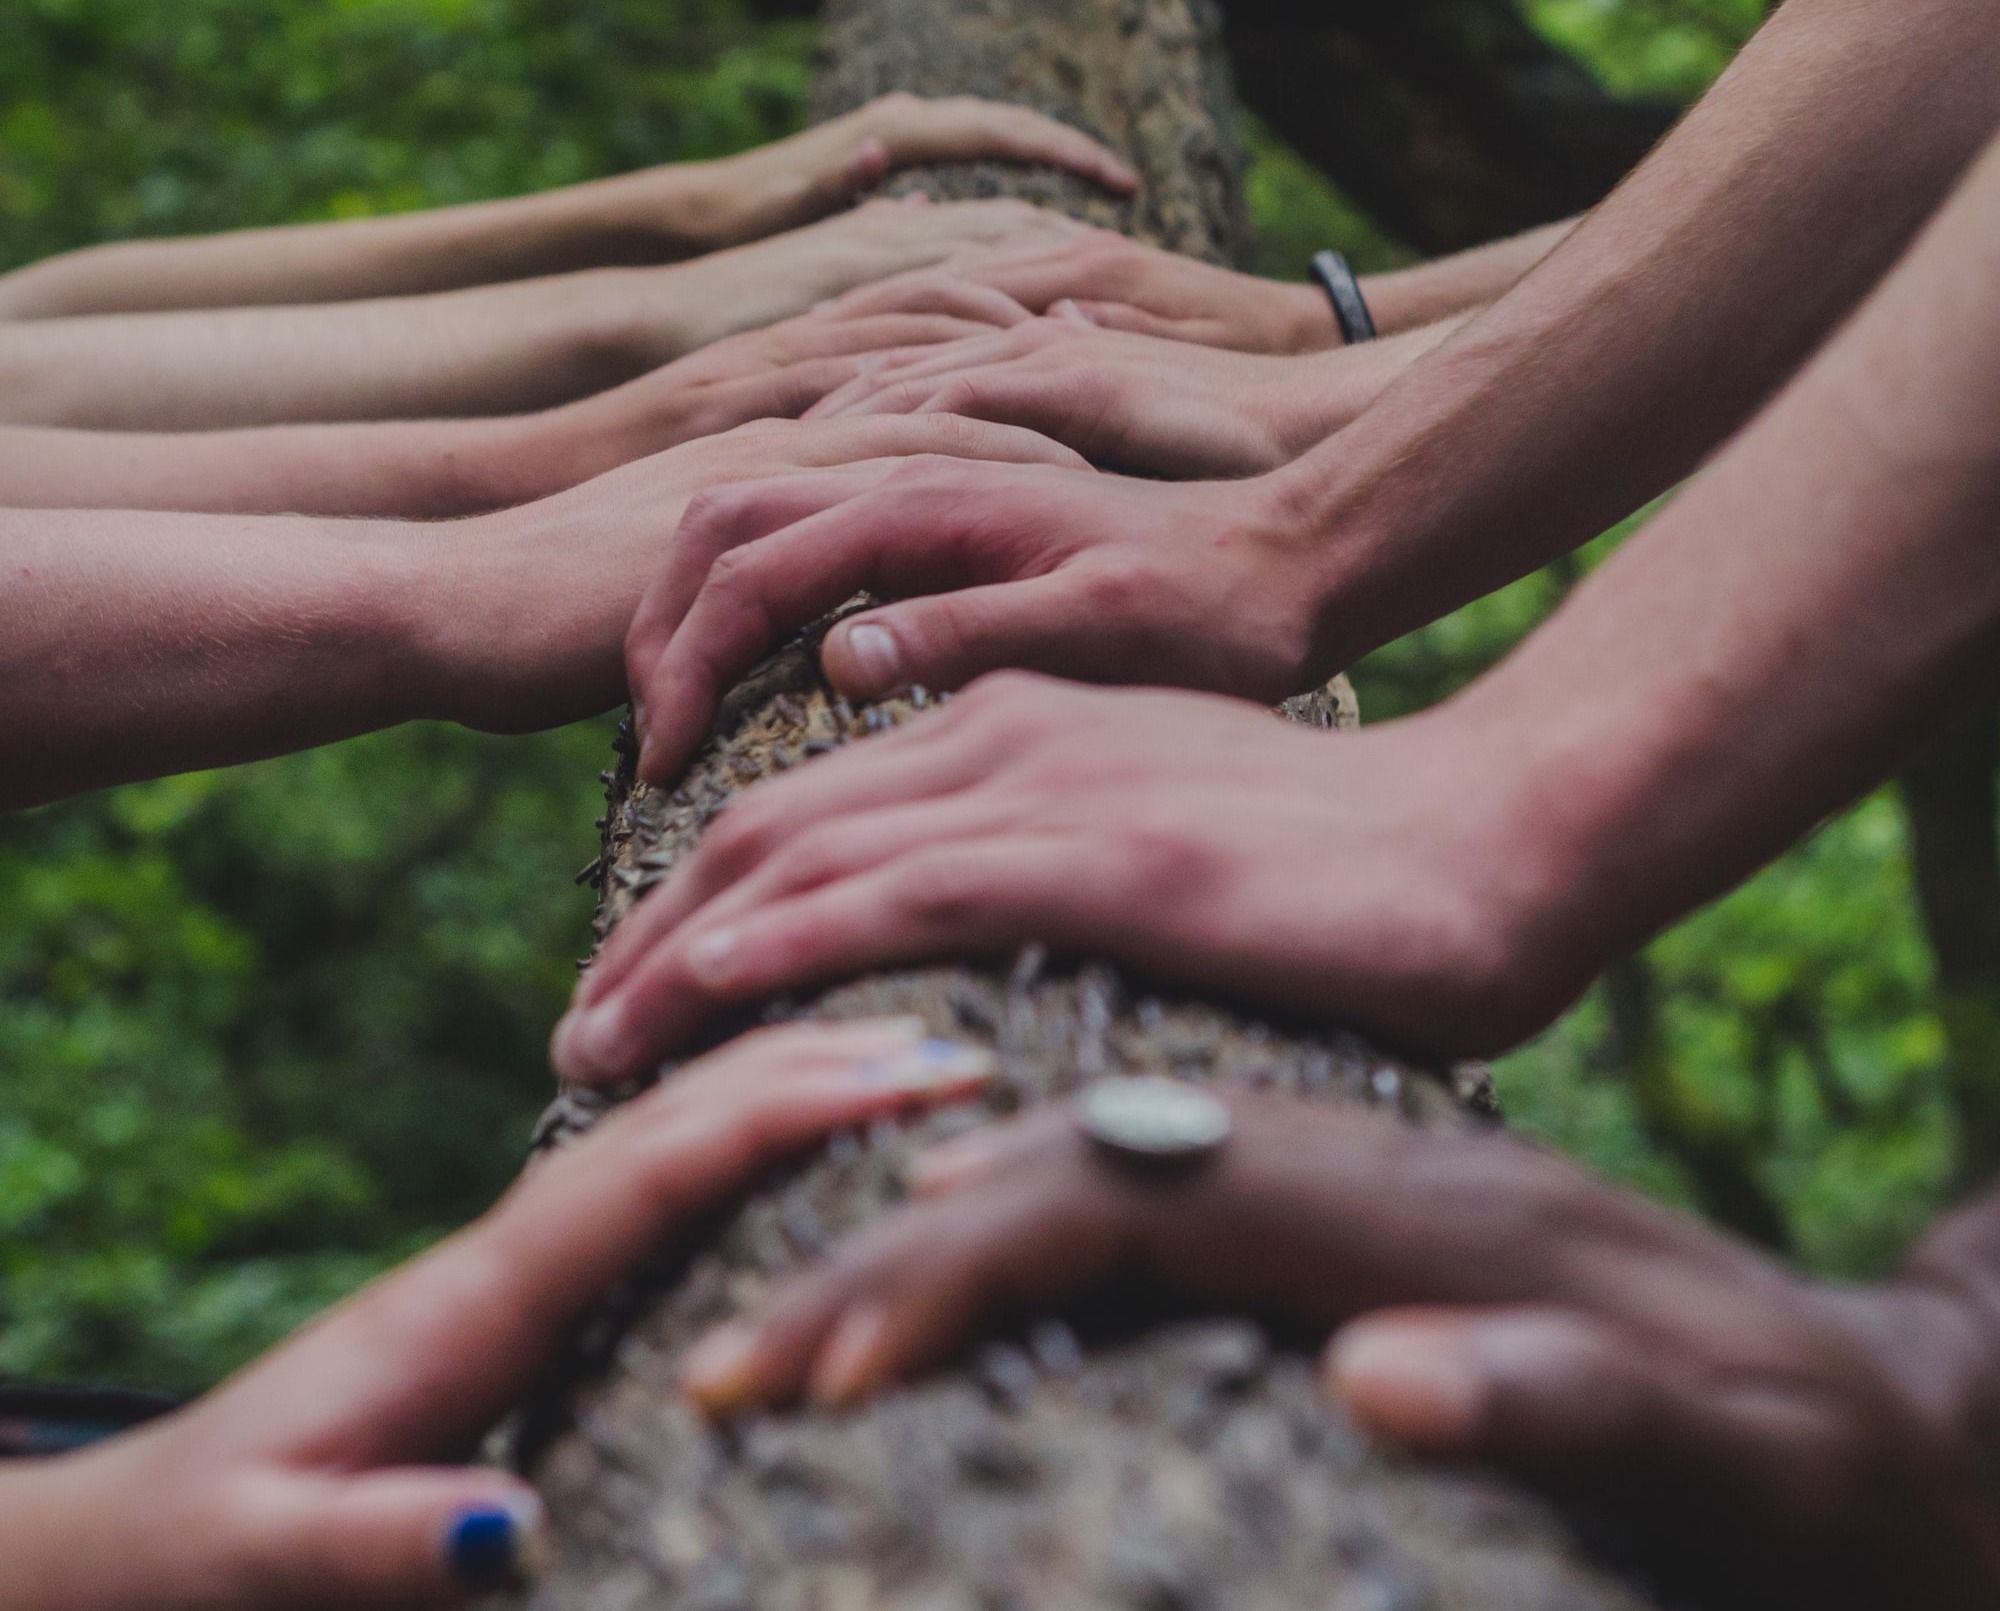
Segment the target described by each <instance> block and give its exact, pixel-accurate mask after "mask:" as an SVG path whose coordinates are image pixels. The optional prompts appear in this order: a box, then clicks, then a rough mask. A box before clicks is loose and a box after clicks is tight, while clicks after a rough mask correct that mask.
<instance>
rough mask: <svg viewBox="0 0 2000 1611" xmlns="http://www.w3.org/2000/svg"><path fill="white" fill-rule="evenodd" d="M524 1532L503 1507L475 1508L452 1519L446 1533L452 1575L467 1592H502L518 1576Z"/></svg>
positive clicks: (517, 1519) (446, 1547) (512, 1513)
mask: <svg viewBox="0 0 2000 1611" xmlns="http://www.w3.org/2000/svg"><path fill="white" fill-rule="evenodd" d="M525 1535H526V1529H525V1528H524V1527H523V1526H522V1523H521V1518H520V1517H518V1516H516V1515H515V1514H514V1512H513V1511H511V1510H509V1509H507V1508H506V1507H505V1506H503V1505H478V1506H474V1507H473V1508H472V1509H470V1510H462V1511H460V1512H459V1513H458V1514H457V1515H456V1516H454V1517H453V1518H452V1522H451V1527H450V1529H449V1530H448V1531H447V1532H446V1533H445V1544H444V1551H445V1559H446V1561H447V1562H448V1563H449V1564H450V1566H451V1575H452V1576H453V1577H454V1578H456V1579H457V1580H458V1581H459V1582H460V1583H461V1584H463V1585H464V1586H465V1587H466V1588H468V1589H471V1590H474V1591H481V1590H486V1589H498V1588H504V1587H506V1585H508V1584H509V1583H512V1582H515V1581H516V1580H517V1579H518V1578H519V1577H520V1576H521V1575H522V1573H521V1567H522V1564H523V1558H524V1556H525V1553H526V1551H525V1547H524V1539H525Z"/></svg>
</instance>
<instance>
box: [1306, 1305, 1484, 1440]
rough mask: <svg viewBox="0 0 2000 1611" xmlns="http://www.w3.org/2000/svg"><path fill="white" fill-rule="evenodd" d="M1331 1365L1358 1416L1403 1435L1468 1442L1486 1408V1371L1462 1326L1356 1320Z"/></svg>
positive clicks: (1395, 1436)
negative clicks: (1481, 1365)
mask: <svg viewBox="0 0 2000 1611" xmlns="http://www.w3.org/2000/svg"><path fill="white" fill-rule="evenodd" d="M1327 1368H1328V1374H1329V1375H1330V1376H1331V1378H1332V1381H1333V1387H1334V1390H1335V1391H1336V1392H1337V1393H1339V1395H1340V1396H1341V1398H1342V1399H1343V1400H1344V1401H1345V1402H1346V1404H1347V1406H1348V1408H1349V1409H1350V1410H1351V1411H1353V1413H1354V1415H1355V1418H1356V1419H1357V1420H1359V1421H1361V1422H1362V1423H1363V1424H1364V1425H1365V1426H1367V1427H1369V1428H1370V1429H1371V1430H1373V1431H1376V1432H1379V1433H1381V1434H1383V1435H1384V1436H1386V1437H1390V1438H1393V1439H1395V1440H1396V1441H1397V1442H1399V1443H1408V1444H1413V1445H1416V1446H1419V1447H1422V1448H1431V1449H1436V1448H1454V1447H1459V1446H1462V1445H1464V1444H1467V1443H1469V1442H1471V1440H1472V1438H1473V1436H1474V1435H1475V1434H1476V1433H1477V1431H1478V1429H1479V1423H1480V1420H1481V1418H1482V1416H1483V1415H1484V1413H1485V1408H1486V1382H1485V1372H1484V1371H1483V1370H1482V1369H1481V1367H1480V1363H1479V1359H1478V1356H1477V1355H1476V1353H1475V1352H1474V1350H1473V1348H1472V1346H1471V1343H1470V1341H1469V1339H1468V1338H1467V1337H1466V1336H1465V1335H1464V1333H1463V1331H1462V1330H1461V1329H1459V1328H1456V1327H1450V1328H1447V1327H1443V1326H1415V1325H1388V1324H1380V1325H1368V1324H1365V1323H1364V1324H1360V1325H1354V1326H1350V1327H1348V1329H1347V1330H1346V1331H1345V1332H1343V1333H1342V1334H1341V1335H1340V1336H1339V1338H1337V1339H1336V1340H1335V1342H1334V1345H1333V1353H1332V1356H1331V1358H1330V1359H1329V1361H1328V1367H1327Z"/></svg>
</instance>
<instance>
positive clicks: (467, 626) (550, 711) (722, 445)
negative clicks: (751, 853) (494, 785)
mask: <svg viewBox="0 0 2000 1611" xmlns="http://www.w3.org/2000/svg"><path fill="white" fill-rule="evenodd" d="M911 454H915V455H918V456H919V457H918V459H917V460H916V461H915V462H917V463H919V464H922V463H929V462H930V461H931V459H932V458H933V457H941V456H945V455H956V454H964V455H969V456H983V457H987V458H991V459H995V460H1008V461H1014V462H1021V463H1039V464H1047V465H1051V466H1061V467H1076V466H1079V465H1081V462H1082V461H1081V460H1079V459H1078V458H1077V456H1076V455H1075V454H1074V453H1072V452H1071V451H1070V450H1069V449H1068V448H1065V447H1061V446H1059V445H1058V444H1056V443H1054V442H1049V441H1047V440H1045V439H1043V438H1041V437H1038V436H1035V435H1033V434H1032V433H1030V432H1027V431H1022V430H1018V429H1016V428H1014V427H1012V426H1001V425H987V424H985V423H984V422H983V421H975V420H958V419H952V418H951V417H949V416H947V415H941V414H940V415H928V416H917V417H912V418H909V419H886V418H885V419H862V420H818V421H811V422H801V421H796V420H759V421H755V422H753V423H751V424H748V425H742V426H739V427H737V428H736V429H735V430H733V431H729V432H727V433H725V434H723V435H721V436H708V437H702V438H700V439H699V440H697V441H693V442H686V443H683V444H682V445H681V446H679V447H676V448H672V449H670V450H668V451H667V452H665V453H658V454H654V455H653V456H652V457H651V458H647V459H641V460H639V461H638V462H637V463H634V464H628V465H626V466H625V467H623V468H622V469H619V470H614V471H612V472H611V473H610V474H608V475H602V476H599V477H597V478H596V479H595V480H592V481H587V482H585V483H584V484H583V485H581V486H578V487H574V488H572V489H570V490H569V491H567V492H563V493H560V494H557V495H556V496H554V497H549V498H544V499H541V500H540V501H539V502H535V503H530V504H524V505H522V506H520V507H519V508H515V509H508V510H503V511H501V512H499V513H496V514H492V515H482V516H478V517H476V518H474V519H470V520H462V521H455V522H448V523H445V524H442V525H438V526H432V527H426V528H424V529H423V530H422V532H420V533H418V534H416V535H415V536H414V537H413V539H412V540H413V541H416V540H419V539H420V540H421V542H422V544H423V547H422V550H421V555H420V560H419V561H418V562H417V563H418V565H419V579H418V582H417V584H416V585H415V586H414V587H413V588H411V589H409V590H408V591H407V593H406V594H405V595H404V596H403V597H402V598H401V600H400V605H401V610H402V616H403V620H402V624H401V626H400V627H399V629H398V632H397V635H398V637H399V638H400V639H402V640H403V641H404V642H406V643H407V644H408V645H409V649H408V654H409V656H410V658H412V659H413V660H414V662H415V665H414V668H413V669H408V670H407V671H405V672H401V673H399V677H400V676H405V675H406V676H408V677H409V678H412V679H414V686H416V687H418V688H420V689H422V690H425V691H426V692H425V695H424V697H423V710H422V714H424V715H427V716H430V717H433V718H439V719H444V720H450V721H457V722H461V723H463V724H465V725H467V726H470V727H477V728H481V729H484V730H487V731H494V732H526V731H532V730H534V729H537V728H540V727H547V726H553V725H556V724H558V723H561V722H565V721H575V720H578V719H580V718H581V717H584V716H587V715H591V714H593V713H595V712H597V711H602V710H606V709H609V708H610V707H611V706H612V705H614V704H616V703H617V702H618V701H619V700H621V699H622V698H624V697H625V681H624V675H623V669H622V665H621V659H620V646H621V644H622V643H623V641H624V638H625V635H626V631H627V628H628V627H629V625H630V623H631V620H632V616H633V612H634V611H635V610H636V608H637V607H638V603H639V600H640V598H641V597H642V595H643V594H644V592H645V590H646V589H647V587H648V585H649V584H650V583H651V581H652V579H653V578H654V576H655V575H657V574H658V572H659V570H660V567H661V562H662V560H663V559H664V558H666V557H667V556H668V555H669V554H670V553H671V552H672V549H673V546H674V542H675V538H674V532H675V527H676V526H677V525H678V524H679V522H680V520H681V515H682V512H683V511H684V510H685V509H686V508H687V506H688V504H689V502H690V500H691V499H693V498H694V497H695V496H696V495H697V494H698V493H699V492H701V491H702V490H703V489H705V488H714V487H717V486H720V485H722V484H723V483H726V482H729V481H735V480H740V479H744V478H746V477H770V476H772V475H773V474H774V473H777V475H778V479H779V480H783V479H784V478H785V476H784V472H801V471H807V470H819V471H825V472H826V474H825V475H816V476H814V477H812V480H811V484H812V487H813V488H814V489H815V490H817V491H822V492H823V491H824V490H825V489H826V488H827V487H829V486H839V487H842V488H845V489H846V490H849V491H853V492H859V491H862V490H864V489H865V488H867V487H869V486H871V485H874V484H875V483H877V482H880V481H882V480H885V479H886V478H888V477H889V476H891V475H893V474H896V473H898V472H899V471H902V470H904V469H906V468H907V467H908V465H909V464H910V463H911V462H912V461H911V460H910V459H909V458H908V457H907V456H908V455H911ZM765 484H767V485H769V486H771V487H772V490H773V495H774V496H776V495H778V494H777V492H776V482H767V483H765Z"/></svg>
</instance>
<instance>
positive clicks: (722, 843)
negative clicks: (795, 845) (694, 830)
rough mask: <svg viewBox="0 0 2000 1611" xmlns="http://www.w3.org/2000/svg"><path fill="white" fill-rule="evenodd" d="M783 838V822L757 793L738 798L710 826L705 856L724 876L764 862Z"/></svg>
mask: <svg viewBox="0 0 2000 1611" xmlns="http://www.w3.org/2000/svg"><path fill="white" fill-rule="evenodd" d="M783 837H784V823H783V818H782V817H781V816H780V814H779V813H778V812H777V811H776V810H774V809H773V808H772V807H770V806H767V805H765V804H764V803H763V801H762V800H760V799H759V798H758V797H757V795H756V794H755V793H754V792H753V793H751V794H747V795H739V796H737V798H735V799H734V800H732V801H730V802H729V804H728V805H726V806H724V807H723V809H722V811H721V813H720V814H719V815H718V816H717V817H716V818H715V820H714V821H712V822H711V823H710V824H709V825H708V831H707V832H706V833H705V834H703V835H702V842H701V847H702V855H703V858H704V859H705V860H707V861H709V862H710V863H711V864H714V865H719V866H720V867H721V868H722V869H723V870H724V871H725V872H734V871H740V870H741V869H744V868H748V867H753V866H756V865H757V864H758V863H760V862H762V861H763V860H764V859H765V857H766V856H767V855H769V854H770V852H771V850H772V849H773V848H774V847H775V846H776V845H778V844H779V843H781V842H782V840H783Z"/></svg>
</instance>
